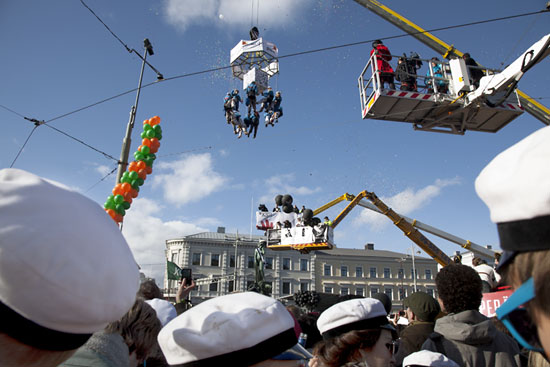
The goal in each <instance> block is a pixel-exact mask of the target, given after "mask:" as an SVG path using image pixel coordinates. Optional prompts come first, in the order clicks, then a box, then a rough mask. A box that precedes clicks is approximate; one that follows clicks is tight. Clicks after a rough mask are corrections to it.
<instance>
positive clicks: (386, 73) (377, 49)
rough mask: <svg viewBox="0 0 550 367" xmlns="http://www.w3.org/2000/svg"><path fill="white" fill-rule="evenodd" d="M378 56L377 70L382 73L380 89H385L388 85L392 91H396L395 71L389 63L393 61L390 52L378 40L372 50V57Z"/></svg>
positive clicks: (373, 44)
mask: <svg viewBox="0 0 550 367" xmlns="http://www.w3.org/2000/svg"><path fill="white" fill-rule="evenodd" d="M373 54H375V55H376V68H377V71H378V72H379V73H380V87H382V88H384V85H385V84H386V83H388V85H389V87H390V89H395V84H394V82H393V69H392V67H391V65H390V63H389V61H390V60H391V59H392V56H391V53H390V50H388V48H387V47H386V45H384V44H383V43H382V41H381V40H376V41H374V42H373V43H372V50H371V51H370V56H371V57H372V55H373Z"/></svg>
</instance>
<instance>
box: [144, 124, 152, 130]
mask: <svg viewBox="0 0 550 367" xmlns="http://www.w3.org/2000/svg"><path fill="white" fill-rule="evenodd" d="M149 130H153V127H152V126H151V125H149V124H145V125H143V131H149Z"/></svg>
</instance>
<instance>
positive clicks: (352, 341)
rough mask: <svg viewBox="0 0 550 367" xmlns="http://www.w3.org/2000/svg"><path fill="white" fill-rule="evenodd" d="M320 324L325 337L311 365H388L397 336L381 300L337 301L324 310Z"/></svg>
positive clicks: (316, 350)
mask: <svg viewBox="0 0 550 367" xmlns="http://www.w3.org/2000/svg"><path fill="white" fill-rule="evenodd" d="M317 328H318V329H319V332H320V333H321V335H322V337H323V340H322V341H320V342H319V343H317V344H316V345H315V347H314V351H313V355H314V356H315V357H314V358H313V359H312V360H311V361H310V364H309V366H310V367H315V366H322V367H339V366H343V365H346V364H347V363H352V364H361V363H363V364H366V365H367V366H369V367H389V366H390V364H391V363H392V362H393V352H394V348H395V347H396V344H395V342H394V339H395V338H397V333H396V332H395V328H394V327H393V326H392V325H391V324H390V322H389V321H388V318H387V313H386V310H385V309H384V306H383V305H382V302H380V301H378V300H376V299H372V298H356V299H351V300H349V301H344V302H340V303H336V304H335V305H333V306H331V307H329V308H327V309H326V310H325V311H324V312H322V313H321V315H320V316H319V319H318V320H317Z"/></svg>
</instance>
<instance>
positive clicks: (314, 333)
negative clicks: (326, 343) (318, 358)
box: [297, 312, 323, 349]
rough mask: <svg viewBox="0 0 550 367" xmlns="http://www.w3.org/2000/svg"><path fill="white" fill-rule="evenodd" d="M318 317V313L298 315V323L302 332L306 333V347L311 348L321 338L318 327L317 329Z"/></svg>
mask: <svg viewBox="0 0 550 367" xmlns="http://www.w3.org/2000/svg"><path fill="white" fill-rule="evenodd" d="M318 318H319V315H318V314H313V313H311V312H310V313H307V314H302V315H301V316H300V317H298V318H297V319H298V323H299V324H300V327H301V328H302V332H303V333H305V334H306V335H307V339H306V348H307V349H309V348H313V346H314V345H315V344H317V342H319V341H321V340H323V337H322V336H321V333H320V332H319V329H317V319H318Z"/></svg>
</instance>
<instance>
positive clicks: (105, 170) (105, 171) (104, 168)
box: [95, 164, 113, 177]
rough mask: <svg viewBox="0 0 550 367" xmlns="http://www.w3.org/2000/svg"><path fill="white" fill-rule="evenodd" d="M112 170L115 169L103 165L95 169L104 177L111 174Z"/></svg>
mask: <svg viewBox="0 0 550 367" xmlns="http://www.w3.org/2000/svg"><path fill="white" fill-rule="evenodd" d="M112 169H113V168H112V167H109V166H104V165H102V164H100V165H98V166H97V167H96V168H95V170H96V171H97V172H99V174H100V175H101V176H102V177H104V176H107V174H108V173H109V172H111V171H112Z"/></svg>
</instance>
